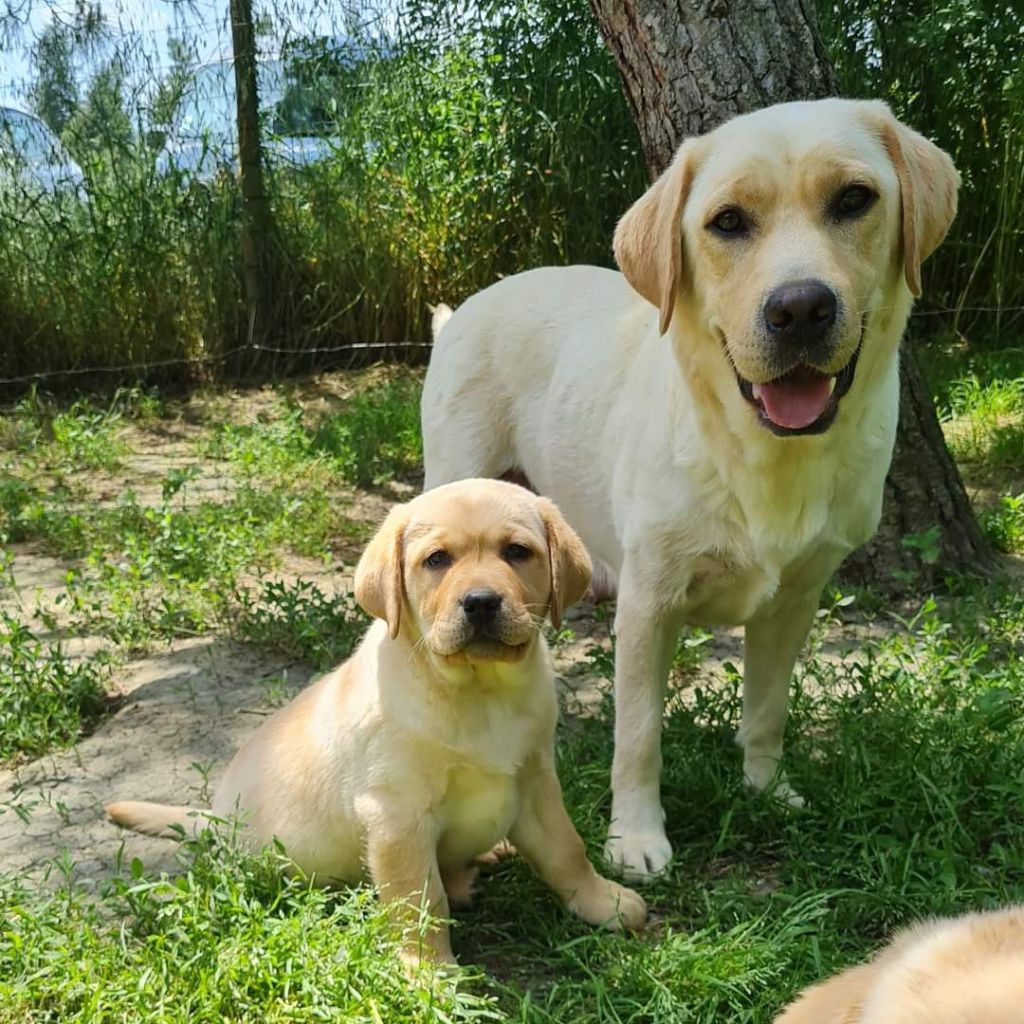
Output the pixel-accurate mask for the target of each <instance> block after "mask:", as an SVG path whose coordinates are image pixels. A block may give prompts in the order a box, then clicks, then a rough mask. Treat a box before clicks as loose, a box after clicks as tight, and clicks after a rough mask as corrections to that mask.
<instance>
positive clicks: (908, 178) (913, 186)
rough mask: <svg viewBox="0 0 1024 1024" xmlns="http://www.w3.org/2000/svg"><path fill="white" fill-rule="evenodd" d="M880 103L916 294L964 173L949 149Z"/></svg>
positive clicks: (908, 275) (905, 254) (908, 267)
mask: <svg viewBox="0 0 1024 1024" xmlns="http://www.w3.org/2000/svg"><path fill="white" fill-rule="evenodd" d="M878 106H879V107H881V108H882V110H883V111H884V114H883V119H882V141H883V143H884V144H885V149H886V152H888V154H889V159H890V160H891V161H892V163H893V166H894V167H895V168H896V174H897V176H898V177H899V180H900V200H901V203H902V206H903V273H904V276H905V277H906V279H907V287H908V288H909V289H910V291H911V294H912V295H914V297H915V298H916V297H917V296H919V295H920V294H921V264H922V263H924V261H925V260H926V259H927V258H928V257H929V256H930V255H931V254H932V253H933V252H934V251H935V250H936V249H937V248H938V247H939V245H940V243H941V242H942V240H943V238H945V237H946V232H947V231H948V230H949V226H950V224H952V223H953V218H954V217H955V216H956V193H957V189H958V188H959V187H960V175H959V174H958V173H957V169H956V168H955V167H954V166H953V161H952V160H951V159H950V157H949V154H948V153H945V152H943V151H942V150H941V149H939V147H938V146H936V145H935V144H934V143H933V142H929V141H928V140H927V139H926V138H925V137H924V136H923V135H919V134H918V133H917V132H915V131H914V130H913V129H912V128H908V127H907V126H906V125H905V124H900V122H899V121H897V120H896V118H895V117H893V115H892V113H891V112H890V111H889V109H888V107H886V106H885V105H884V104H878Z"/></svg>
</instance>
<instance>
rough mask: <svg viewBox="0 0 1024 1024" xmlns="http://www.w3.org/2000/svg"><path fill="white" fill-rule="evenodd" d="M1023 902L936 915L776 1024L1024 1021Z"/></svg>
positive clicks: (804, 998)
mask: <svg viewBox="0 0 1024 1024" xmlns="http://www.w3.org/2000/svg"><path fill="white" fill-rule="evenodd" d="M1022 1021H1024V907H1016V908H1013V909H1010V910H1003V911H996V912H994V913H988V914H969V915H968V916H966V917H959V918H947V919H943V920H938V921H929V922H926V923H925V924H921V925H918V926H917V927H915V928H911V929H909V930H908V931H905V932H903V933H902V934H901V935H898V936H897V937H896V938H895V939H894V940H893V941H892V942H891V943H890V944H889V945H888V946H887V947H886V948H885V949H883V950H882V951H881V952H880V953H879V954H878V955H877V956H876V957H875V958H874V959H873V960H872V961H871V962H870V963H867V964H864V965H863V966H862V967H853V968H851V969H850V970H848V971H844V972H843V973H842V974H839V975H837V976H836V977H835V978H832V979H831V980H830V981H826V982H825V983H824V984H823V985H815V986H814V987H813V988H809V989H807V990H806V991H805V992H803V993H802V994H801V995H800V997H799V998H798V999H797V1000H796V1002H795V1003H793V1004H792V1006H790V1007H789V1008H788V1009H787V1010H785V1011H784V1012H783V1013H782V1015H781V1016H779V1017H778V1018H776V1024H1021V1022H1022Z"/></svg>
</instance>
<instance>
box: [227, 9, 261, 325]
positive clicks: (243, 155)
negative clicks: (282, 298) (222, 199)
mask: <svg viewBox="0 0 1024 1024" xmlns="http://www.w3.org/2000/svg"><path fill="white" fill-rule="evenodd" d="M230 5H231V44H232V48H233V50H234V66H235V101H236V110H237V119H238V165H239V172H240V175H241V181H242V281H243V284H244V287H245V301H246V306H247V307H248V313H249V341H250V342H252V341H257V342H258V341H260V340H262V339H263V338H264V337H265V336H266V332H267V312H268V297H267V275H268V270H269V268H270V259H269V251H270V238H271V217H270V200H269V198H268V196H267V190H266V188H265V187H264V183H263V150H262V146H261V143H260V107H259V92H258V87H257V81H256V31H255V26H254V23H253V17H252V0H230Z"/></svg>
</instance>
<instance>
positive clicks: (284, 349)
mask: <svg viewBox="0 0 1024 1024" xmlns="http://www.w3.org/2000/svg"><path fill="white" fill-rule="evenodd" d="M1020 312H1024V306H950V307H946V308H943V309H922V310H915V311H914V312H913V313H911V314H910V316H911V318H912V319H913V318H917V317H926V316H950V315H958V314H961V313H1020ZM250 335H251V325H250ZM430 348H433V343H432V342H429V341H364V342H353V343H351V344H347V345H334V346H312V347H308V348H307V347H302V346H296V347H288V346H279V345H264V344H262V343H260V342H255V341H250V342H248V343H247V344H245V345H236V346H235V347H234V348H229V349H227V350H226V351H224V352H216V353H210V354H209V355H200V356H181V357H178V358H176V359H159V360H156V361H155V362H142V363H121V364H118V365H115V366H86V367H72V368H69V369H64V370H39V371H37V372H36V373H26V374H23V375H21V376H18V377H0V387H5V386H10V385H13V384H27V383H29V382H30V381H40V380H49V379H50V378H52V377H77V376H80V377H86V376H88V375H90V374H100V373H123V374H127V373H130V372H137V373H145V372H146V371H148V370H157V369H163V368H165V367H169V366H201V365H205V364H207V363H216V362H223V361H224V360H227V359H230V358H231V357H232V356H236V355H238V354H239V353H240V352H254V353H255V352H268V353H270V354H272V355H294V356H307V355H308V356H313V355H337V354H338V353H341V352H353V353H354V352H373V351H377V352H386V351H396V350H404V349H412V350H423V349H430Z"/></svg>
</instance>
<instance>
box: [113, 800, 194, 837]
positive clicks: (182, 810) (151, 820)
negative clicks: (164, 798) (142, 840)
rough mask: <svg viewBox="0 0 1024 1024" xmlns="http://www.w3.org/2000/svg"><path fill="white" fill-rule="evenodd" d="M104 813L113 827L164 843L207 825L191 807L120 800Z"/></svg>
mask: <svg viewBox="0 0 1024 1024" xmlns="http://www.w3.org/2000/svg"><path fill="white" fill-rule="evenodd" d="M106 811H107V817H108V818H109V819H110V820H111V821H112V822H113V823H114V824H115V825H120V826H121V827H122V828H130V829H132V831H134V832H141V833H142V834H143V835H146V836H159V837H160V838H163V839H181V838H182V834H183V833H184V835H185V836H194V835H195V834H196V833H198V832H201V831H202V830H203V829H205V828H208V827H209V825H210V819H209V818H207V817H206V815H205V814H203V812H202V811H199V810H196V809H195V808H194V807H174V806H172V805H171V804H150V803H146V802H145V801H144V800H121V801H119V802H118V803H116V804H107V807H106Z"/></svg>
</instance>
